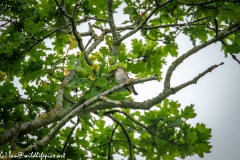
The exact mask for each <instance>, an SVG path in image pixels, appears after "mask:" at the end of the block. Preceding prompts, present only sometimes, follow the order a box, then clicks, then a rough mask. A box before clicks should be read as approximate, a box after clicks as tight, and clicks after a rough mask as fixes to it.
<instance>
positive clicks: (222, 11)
mask: <svg viewBox="0 0 240 160" xmlns="http://www.w3.org/2000/svg"><path fill="white" fill-rule="evenodd" d="M122 8H123V14H124V15H126V16H127V19H122V18H121V16H122V15H119V14H118V15H117V13H121V9H122ZM239 11H240V3H239V2H238V1H231V0H229V1H223V0H221V1H217V0H214V1H209V0H198V1H193V0H183V1H178V0H175V1H174V0H168V1H166V0H155V1H150V0H144V1H140V0H136V1H133V0H124V1H120V0H114V1H112V0H108V1H107V0H102V1H94V0H81V1H77V0H71V1H64V0H61V1H60V0H39V1H35V0H20V1H19V0H3V1H1V2H0V33H1V35H0V41H1V44H0V132H1V134H0V150H1V151H3V152H5V151H6V152H8V151H12V153H17V152H19V151H23V152H24V153H26V154H27V153H29V152H33V151H37V152H43V153H48V154H55V155H59V154H65V156H66V158H69V159H82V160H84V159H89V158H91V159H96V160H97V159H112V158H113V155H114V154H120V155H122V156H124V157H128V159H136V158H135V156H136V155H141V156H143V157H145V158H146V159H151V160H154V159H163V160H172V159H175V158H176V157H180V158H185V157H187V156H192V155H194V154H197V155H198V156H200V157H203V156H204V154H205V153H209V152H210V149H211V145H210V143H209V139H210V137H211V129H208V128H207V127H206V126H205V125H204V124H201V123H197V124H196V125H195V126H191V125H190V124H189V123H188V120H189V119H192V118H194V117H195V116H196V113H195V112H194V109H193V107H194V105H189V106H185V107H180V106H181V105H180V104H179V103H178V102H175V101H171V100H169V99H168V98H167V97H168V96H169V95H171V94H174V93H176V92H178V91H179V90H181V89H183V88H185V87H187V86H188V85H191V84H194V83H196V81H197V80H198V79H200V78H202V77H203V76H204V75H205V74H207V73H208V72H210V71H211V70H213V69H215V68H216V67H218V66H219V65H214V66H212V67H210V68H209V70H206V71H204V72H202V73H201V74H199V75H198V76H196V77H195V78H194V79H193V80H190V81H188V82H186V83H183V84H181V85H179V86H177V87H175V88H171V86H170V79H171V75H172V73H173V71H174V70H175V69H176V67H177V66H178V65H179V64H180V63H182V62H183V60H184V59H186V58H187V57H189V56H191V55H192V54H194V53H196V52H197V51H198V50H200V49H202V48H204V47H206V46H208V45H210V44H212V43H214V42H217V41H221V42H222V44H223V45H222V49H223V50H224V53H225V56H227V55H228V54H237V53H239V51H240V38H239V37H240V36H239V31H238V30H239V29H240V21H239V19H240V14H239ZM117 16H120V20H121V23H122V24H121V25H119V26H118V25H116V24H114V22H115V23H116V22H117V19H118V18H119V17H117ZM86 24H88V28H87V27H86V29H85V31H82V28H81V29H80V28H79V27H82V26H87V25H86ZM137 32H139V33H141V39H136V38H132V39H131V47H130V48H127V46H126V44H125V41H124V40H125V39H126V38H128V37H131V36H132V35H133V34H134V33H137ZM97 33H100V34H97ZM180 33H181V34H184V35H187V36H188V37H189V39H190V40H191V42H192V44H193V45H194V46H195V47H194V48H193V49H191V50H189V51H188V52H187V53H185V54H184V55H181V56H179V55H178V44H176V42H175V39H176V37H177V36H178V35H179V34H180ZM143 39H144V40H143ZM100 43H101V45H100ZM168 56H172V57H178V58H177V59H176V60H175V61H174V62H173V63H172V64H171V66H170V67H169V69H168V71H167V74H166V77H165V79H162V77H164V75H162V72H161V70H162V67H163V66H164V65H165V60H166V57H168ZM232 56H234V55H232ZM220 65H221V64H220ZM117 66H121V67H123V68H124V69H125V70H126V71H127V72H131V73H133V74H134V75H135V77H136V78H139V81H138V80H134V81H131V82H129V83H140V82H144V81H147V80H154V79H156V76H155V78H154V77H153V78H151V77H150V78H146V77H148V76H153V75H154V74H157V75H158V81H159V83H163V82H164V90H163V91H162V92H159V95H158V96H156V97H153V98H152V99H150V100H148V101H144V102H134V101H133V99H132V98H131V95H130V93H128V92H127V91H126V90H124V89H122V90H120V91H118V90H119V89H121V88H123V87H124V86H123V85H122V86H120V87H118V88H113V87H114V86H116V85H117V84H116V82H115V81H114V78H113V77H114V76H113V75H114V72H115V70H116V68H117ZM16 78H18V79H19V84H18V82H16ZM144 78H145V79H144ZM16 84H18V85H16ZM19 85H21V88H22V89H23V90H24V93H21V92H20V90H19V88H18V87H17V86H19ZM153 106H155V107H153ZM116 108H117V109H116ZM108 121H111V123H107V122H108ZM67 122H68V124H67V125H65V124H66V123H67ZM64 125H65V126H64Z"/></svg>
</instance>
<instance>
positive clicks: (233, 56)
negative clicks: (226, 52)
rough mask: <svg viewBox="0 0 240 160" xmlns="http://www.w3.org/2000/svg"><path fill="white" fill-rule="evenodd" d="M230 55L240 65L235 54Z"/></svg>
mask: <svg viewBox="0 0 240 160" xmlns="http://www.w3.org/2000/svg"><path fill="white" fill-rule="evenodd" d="M230 55H231V56H232V58H233V59H234V60H235V61H237V62H238V63H239V64H240V60H239V59H237V57H236V56H235V55H234V54H232V53H230Z"/></svg>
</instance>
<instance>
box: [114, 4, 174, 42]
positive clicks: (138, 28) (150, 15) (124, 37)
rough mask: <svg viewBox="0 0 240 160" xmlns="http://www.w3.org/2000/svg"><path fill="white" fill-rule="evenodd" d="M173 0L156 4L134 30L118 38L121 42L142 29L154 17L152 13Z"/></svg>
mask: <svg viewBox="0 0 240 160" xmlns="http://www.w3.org/2000/svg"><path fill="white" fill-rule="evenodd" d="M172 1H173V0H168V1H166V2H164V3H162V4H159V5H157V6H156V8H155V9H154V10H153V11H152V12H150V13H149V15H148V16H147V17H146V19H145V20H144V21H143V22H142V23H140V24H139V25H138V26H137V27H136V28H134V29H133V30H131V31H130V32H128V33H127V34H125V35H123V36H122V37H120V39H119V40H118V41H119V43H120V42H122V41H123V40H124V39H126V38H128V37H129V36H131V35H133V34H134V33H136V32H137V31H138V30H140V29H141V28H143V26H144V25H145V24H146V23H147V21H148V20H149V19H150V18H151V17H152V15H153V14H154V13H155V12H156V11H157V10H158V9H160V8H162V7H164V6H165V5H167V4H169V3H170V2H172Z"/></svg>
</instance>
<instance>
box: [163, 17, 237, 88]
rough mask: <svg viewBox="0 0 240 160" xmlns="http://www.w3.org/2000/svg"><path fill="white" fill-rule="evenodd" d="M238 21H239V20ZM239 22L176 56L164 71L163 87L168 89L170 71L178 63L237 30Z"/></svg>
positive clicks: (171, 71)
mask: <svg viewBox="0 0 240 160" xmlns="http://www.w3.org/2000/svg"><path fill="white" fill-rule="evenodd" d="M239 22H240V21H239ZM239 22H237V24H238V25H237V26H236V27H235V28H233V29H231V30H226V31H225V32H223V33H220V34H219V35H218V37H214V38H212V39H210V40H208V41H206V42H205V43H203V44H200V45H198V46H196V47H193V48H192V49H190V50H189V51H188V52H187V53H185V54H183V55H181V56H180V57H179V58H177V59H176V60H175V61H174V62H173V63H172V64H171V66H170V67H169V68H168V70H167V73H166V77H165V80H164V89H169V88H170V87H171V86H170V80H171V77H172V73H173V71H174V70H175V69H176V68H177V66H178V65H180V64H181V63H182V62H183V61H184V60H185V59H186V58H188V57H189V56H191V55H193V54H194V53H196V52H198V51H199V50H201V49H203V48H205V47H207V46H209V45H210V44H212V43H215V42H217V41H219V40H222V39H224V38H226V37H227V36H228V35H230V34H232V33H234V32H236V31H238V30H239V29H240V24H239Z"/></svg>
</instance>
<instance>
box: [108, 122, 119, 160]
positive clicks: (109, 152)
mask: <svg viewBox="0 0 240 160" xmlns="http://www.w3.org/2000/svg"><path fill="white" fill-rule="evenodd" d="M118 125H119V124H117V125H116V126H115V127H114V129H113V130H112V135H111V138H110V141H109V145H108V159H109V160H110V159H112V156H111V144H112V141H113V136H114V133H115V130H116V129H117V127H118Z"/></svg>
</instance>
